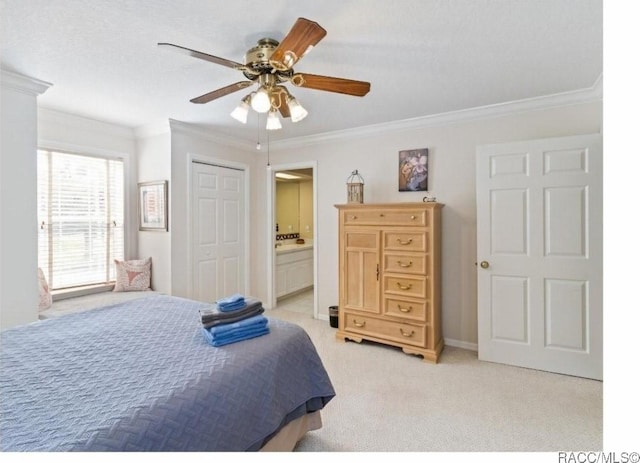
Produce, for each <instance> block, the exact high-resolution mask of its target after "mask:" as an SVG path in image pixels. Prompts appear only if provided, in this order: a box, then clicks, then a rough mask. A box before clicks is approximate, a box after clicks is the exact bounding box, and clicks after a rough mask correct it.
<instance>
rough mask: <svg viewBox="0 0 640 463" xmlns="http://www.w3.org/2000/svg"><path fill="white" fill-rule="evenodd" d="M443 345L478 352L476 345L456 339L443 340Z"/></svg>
mask: <svg viewBox="0 0 640 463" xmlns="http://www.w3.org/2000/svg"><path fill="white" fill-rule="evenodd" d="M444 345H445V346H451V347H459V348H460V349H466V350H472V351H475V352H478V344H474V343H472V342H467V341H458V340H457V339H448V338H444Z"/></svg>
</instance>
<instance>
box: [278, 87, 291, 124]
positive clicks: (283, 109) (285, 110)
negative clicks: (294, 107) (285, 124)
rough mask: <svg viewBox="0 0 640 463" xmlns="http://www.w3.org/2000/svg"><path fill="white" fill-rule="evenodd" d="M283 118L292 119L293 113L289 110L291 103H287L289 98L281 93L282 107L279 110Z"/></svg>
mask: <svg viewBox="0 0 640 463" xmlns="http://www.w3.org/2000/svg"><path fill="white" fill-rule="evenodd" d="M278 111H280V114H281V115H282V117H284V118H287V117H291V111H290V110H289V103H287V97H286V96H285V94H284V93H280V107H279V108H278Z"/></svg>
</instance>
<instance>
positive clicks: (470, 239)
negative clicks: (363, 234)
mask: <svg viewBox="0 0 640 463" xmlns="http://www.w3.org/2000/svg"><path fill="white" fill-rule="evenodd" d="M309 117H314V115H313V114H310V116H309ZM601 121H602V103H601V101H595V102H593V103H586V104H574V105H569V106H562V107H554V108H551V109H542V110H534V111H526V112H521V113H517V114H511V115H503V116H499V117H495V116H491V115H490V114H488V115H482V116H481V117H480V118H478V119H474V118H466V119H465V120H463V121H456V120H455V117H453V118H451V117H448V118H440V119H438V118H434V119H425V120H424V121H423V122H422V123H413V124H412V126H411V127H409V128H403V127H402V126H401V125H393V124H391V125H389V127H387V128H385V127H375V128H371V129H370V130H361V131H359V132H357V131H354V134H353V135H351V136H349V135H348V134H346V135H345V136H339V137H336V138H330V137H327V139H326V140H322V139H321V137H316V138H314V139H312V140H310V141H309V140H299V141H298V143H296V142H295V141H290V142H287V143H281V144H280V145H278V144H272V146H271V162H272V164H274V165H275V164H284V163H290V162H303V161H305V160H317V162H318V170H317V181H318V235H317V236H316V237H315V241H314V242H315V244H316V246H317V247H318V258H319V262H318V288H317V291H318V295H319V311H320V314H321V315H322V314H326V310H327V307H328V306H330V305H335V304H337V303H338V235H337V232H338V214H337V210H336V209H335V208H334V204H342V203H344V202H346V180H347V178H348V177H349V175H350V173H351V171H352V170H353V169H358V170H359V172H360V173H361V174H362V176H363V177H364V181H365V186H364V200H365V202H366V203H375V202H412V201H422V197H423V196H424V193H421V192H398V191H397V190H398V175H397V171H398V151H400V150H406V149H413V148H428V149H429V191H430V192H431V193H432V194H434V195H435V196H436V198H437V200H438V202H442V203H444V204H445V207H444V209H443V212H442V214H443V230H442V233H443V240H442V247H443V249H442V292H443V297H442V318H443V331H444V337H445V340H446V342H447V343H448V344H449V345H458V346H461V347H468V348H475V347H476V345H477V317H476V297H477V294H476V267H475V265H474V263H475V262H476V197H475V149H476V146H477V145H481V144H487V143H500V142H506V141H513V140H525V139H535V138H544V137H555V136H563V135H573V134H586V133H597V132H600V130H601V125H602V124H601ZM285 130H286V128H285ZM257 214H258V215H257V216H254V218H255V219H256V220H262V219H261V215H262V211H261V210H258V211H257ZM261 252H264V251H261ZM259 283H262V282H259Z"/></svg>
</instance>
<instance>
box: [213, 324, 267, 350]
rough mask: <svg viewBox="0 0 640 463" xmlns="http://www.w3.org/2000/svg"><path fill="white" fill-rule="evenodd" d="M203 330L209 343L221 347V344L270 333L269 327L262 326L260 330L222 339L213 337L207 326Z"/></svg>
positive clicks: (224, 344)
mask: <svg viewBox="0 0 640 463" xmlns="http://www.w3.org/2000/svg"><path fill="white" fill-rule="evenodd" d="M202 331H203V332H204V335H205V339H206V340H207V342H208V343H209V344H211V345H212V346H214V347H220V346H226V345H227V344H233V343H234V342H240V341H246V340H247V339H252V338H257V337H258V336H264V335H265V334H269V327H266V326H265V327H264V328H260V329H258V330H251V331H248V332H246V333H244V334H243V335H238V336H234V337H229V338H225V339H222V340H220V339H213V337H211V333H209V330H207V329H206V328H202Z"/></svg>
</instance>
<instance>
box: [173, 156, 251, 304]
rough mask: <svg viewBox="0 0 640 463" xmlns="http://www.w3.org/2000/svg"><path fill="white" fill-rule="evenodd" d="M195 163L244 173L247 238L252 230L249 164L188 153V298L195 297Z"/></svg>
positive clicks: (247, 243)
mask: <svg viewBox="0 0 640 463" xmlns="http://www.w3.org/2000/svg"><path fill="white" fill-rule="evenodd" d="M194 162H199V163H202V164H209V165H212V166H219V167H226V168H229V169H237V170H241V171H243V172H244V176H245V178H244V202H245V204H244V228H245V236H248V231H249V230H251V224H250V221H249V220H250V211H249V198H250V196H249V195H250V190H251V189H250V185H251V179H250V169H249V165H248V164H244V163H240V162H234V161H229V160H227V159H220V158H214V157H211V156H204V155H201V154H196V153H187V192H188V194H187V205H186V207H187V249H188V250H189V252H188V253H187V281H188V282H189V284H188V297H191V298H192V297H193V284H192V283H193V282H192V279H193V270H192V268H193V267H192V263H193V259H192V252H193V242H192V241H193V240H192V233H193V228H192V224H193V217H192V216H191V207H192V205H193V204H192V198H191V192H192V188H193V178H192V172H191V168H192V165H193V163H194ZM250 243H251V240H250V239H245V240H244V291H245V292H246V291H247V290H248V288H250V287H251V286H250V283H251V280H250V273H251V272H250V268H249V252H250Z"/></svg>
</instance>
